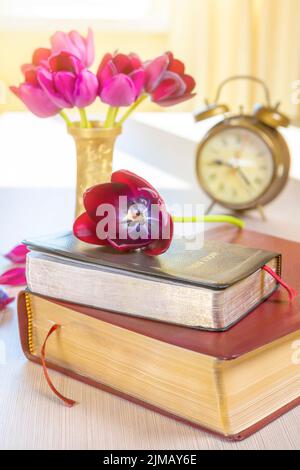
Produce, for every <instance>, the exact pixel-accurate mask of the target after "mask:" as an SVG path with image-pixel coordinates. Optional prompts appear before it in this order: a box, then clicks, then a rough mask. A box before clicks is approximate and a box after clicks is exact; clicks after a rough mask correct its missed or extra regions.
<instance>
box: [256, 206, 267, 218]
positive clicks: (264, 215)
mask: <svg viewBox="0 0 300 470" xmlns="http://www.w3.org/2000/svg"><path fill="white" fill-rule="evenodd" d="M257 210H258V212H259V213H260V216H261V218H262V220H263V221H264V222H267V216H266V214H265V211H264V208H263V206H261V205H260V204H259V205H258V206H257Z"/></svg>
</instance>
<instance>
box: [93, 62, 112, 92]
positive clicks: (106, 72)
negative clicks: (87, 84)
mask: <svg viewBox="0 0 300 470" xmlns="http://www.w3.org/2000/svg"><path fill="white" fill-rule="evenodd" d="M100 66H101V70H100V67H99V69H98V72H97V78H98V82H99V88H100V92H101V90H102V89H103V88H104V87H105V85H108V84H109V82H110V80H111V79H112V78H113V76H114V75H116V74H117V69H116V67H115V66H114V64H113V62H112V61H111V60H109V61H108V62H107V63H106V64H105V65H104V66H103V67H102V65H100Z"/></svg>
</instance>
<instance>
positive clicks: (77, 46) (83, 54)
mask: <svg viewBox="0 0 300 470" xmlns="http://www.w3.org/2000/svg"><path fill="white" fill-rule="evenodd" d="M51 46H52V53H53V54H59V53H60V52H62V51H66V52H69V53H70V54H72V55H74V56H75V57H77V58H78V59H80V60H81V62H82V63H83V65H84V66H85V67H89V66H90V65H92V63H93V62H94V56H95V52H94V38H93V32H92V30H91V29H90V28H89V29H88V35H87V38H86V39H85V38H84V37H83V36H81V35H80V34H79V33H78V32H77V31H71V32H70V33H68V34H67V33H63V32H62V31H57V32H56V33H55V34H53V36H52V37H51Z"/></svg>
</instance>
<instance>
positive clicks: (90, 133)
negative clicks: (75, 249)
mask: <svg viewBox="0 0 300 470" xmlns="http://www.w3.org/2000/svg"><path fill="white" fill-rule="evenodd" d="M90 125H91V127H90V128H88V129H87V128H84V129H83V128H81V127H80V125H79V123H73V124H72V126H71V127H69V129H68V132H69V134H71V136H72V137H73V138H74V140H75V144H76V154H77V182H76V212H75V216H76V217H78V216H79V215H80V214H82V213H83V212H84V211H85V209H84V206H83V198H82V196H83V193H84V191H85V190H86V189H88V188H90V187H92V186H95V185H96V184H102V183H108V182H109V181H110V177H111V173H112V162H113V152H114V144H115V141H116V138H117V137H118V135H120V134H121V132H122V128H121V127H113V128H109V129H105V128H104V127H103V126H102V124H101V123H100V122H95V121H94V122H91V123H90Z"/></svg>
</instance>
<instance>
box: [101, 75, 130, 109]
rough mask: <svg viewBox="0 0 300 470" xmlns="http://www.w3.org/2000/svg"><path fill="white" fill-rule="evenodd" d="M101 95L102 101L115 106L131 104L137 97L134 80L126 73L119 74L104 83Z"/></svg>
mask: <svg viewBox="0 0 300 470" xmlns="http://www.w3.org/2000/svg"><path fill="white" fill-rule="evenodd" d="M100 97H101V99H102V101H103V102H104V103H106V104H109V105H110V106H113V107H116V108H118V107H121V106H130V105H131V104H132V103H134V101H135V98H136V92H135V86H134V84H133V82H132V80H131V79H130V78H129V77H127V75H124V74H118V75H115V76H114V77H112V79H111V80H110V81H109V82H107V83H106V84H105V85H104V88H103V89H102V91H101V94H100Z"/></svg>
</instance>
